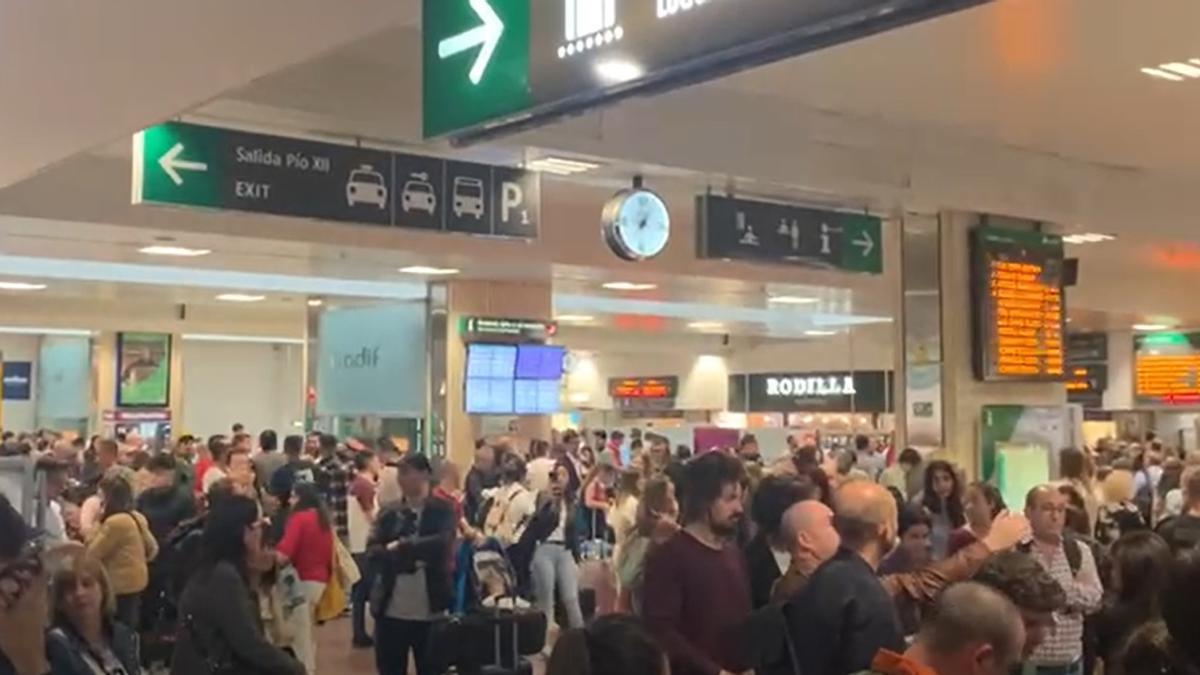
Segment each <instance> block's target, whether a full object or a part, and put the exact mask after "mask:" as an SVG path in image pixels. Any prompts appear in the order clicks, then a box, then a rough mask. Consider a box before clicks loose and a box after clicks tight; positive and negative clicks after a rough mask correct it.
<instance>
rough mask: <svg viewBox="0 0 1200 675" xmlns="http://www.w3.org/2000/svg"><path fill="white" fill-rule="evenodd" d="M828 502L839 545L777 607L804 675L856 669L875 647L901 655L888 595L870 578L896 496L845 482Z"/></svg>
mask: <svg viewBox="0 0 1200 675" xmlns="http://www.w3.org/2000/svg"><path fill="white" fill-rule="evenodd" d="M834 506H835V509H834V513H835V515H834V525H835V526H836V527H837V531H838V534H839V535H841V538H842V547H841V549H839V550H838V552H837V553H836V554H835V555H834V557H833V558H832V559H830V560H828V561H826V562H825V563H824V564H822V565H821V566H820V567H818V568H817V571H816V572H815V573H814V574H813V576H812V578H811V579H810V580H809V583H808V585H807V586H806V587H805V589H804V590H803V591H801V593H800V595H799V596H798V597H797V598H796V599H795V600H793V601H792V602H791V603H789V604H788V605H787V606H786V608H785V610H784V611H785V613H786V614H787V617H788V623H789V625H790V627H791V634H792V638H793V640H794V641H795V645H796V651H797V657H798V659H799V661H800V664H799V665H800V669H799V670H800V672H802V673H804V675H846V673H857V672H861V671H865V670H869V669H870V667H871V663H872V660H873V659H874V658H875V654H876V653H878V652H879V650H880V649H890V650H891V651H894V652H897V653H903V652H904V636H903V633H902V632H901V629H900V622H899V619H898V618H897V616H896V609H895V606H894V603H893V600H892V596H891V595H890V594H889V593H888V592H887V590H886V589H885V588H884V587H883V584H881V583H880V581H879V577H877V576H876V569H878V567H879V563H880V561H882V560H883V558H884V557H885V556H886V555H887V554H888V553H889V552H891V549H892V548H893V546H894V542H895V540H896V530H897V529H898V525H897V516H896V511H897V509H896V500H895V499H894V498H893V497H892V495H891V493H889V492H888V491H887V490H886V489H885V488H884V487H882V486H880V485H876V484H875V483H870V482H867V481H852V482H849V483H846V484H844V485H842V487H841V488H839V489H838V491H837V494H836V495H835V496H834Z"/></svg>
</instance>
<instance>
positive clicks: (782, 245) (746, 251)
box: [696, 195, 883, 274]
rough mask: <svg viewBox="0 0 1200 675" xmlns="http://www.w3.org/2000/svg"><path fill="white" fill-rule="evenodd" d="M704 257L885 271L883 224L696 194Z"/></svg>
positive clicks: (840, 214) (866, 217)
mask: <svg viewBox="0 0 1200 675" xmlns="http://www.w3.org/2000/svg"><path fill="white" fill-rule="evenodd" d="M696 214H697V218H698V219H699V222H698V223H697V228H696V232H697V237H698V241H697V248H698V251H699V253H698V255H699V257H701V258H717V259H728V260H752V261H758V262H772V263H783V264H792V265H800V266H805V267H820V268H824V269H834V270H843V271H847V272H861V273H865V274H881V273H883V223H882V221H881V220H880V219H879V218H876V217H874V216H869V215H865V214H862V213H848V212H844V211H828V210H822V209H811V208H807V207H803V206H796V205H793V204H783V203H779V202H764V201H757V200H751V199H738V198H734V197H720V196H717V195H703V196H700V197H697V198H696Z"/></svg>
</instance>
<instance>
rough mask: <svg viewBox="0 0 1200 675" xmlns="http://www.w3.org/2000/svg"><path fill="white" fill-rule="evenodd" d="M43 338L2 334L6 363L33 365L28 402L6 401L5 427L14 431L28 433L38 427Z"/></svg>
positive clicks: (2, 347) (0, 341)
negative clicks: (39, 374) (40, 358)
mask: <svg viewBox="0 0 1200 675" xmlns="http://www.w3.org/2000/svg"><path fill="white" fill-rule="evenodd" d="M40 342H41V338H40V337H38V336H36V335H4V334H0V353H3V355H4V360H5V361H29V362H30V363H32V364H33V372H32V373H31V374H30V383H29V390H30V397H29V400H28V401H4V418H3V423H2V424H0V426H3V427H4V428H5V429H12V430H13V431H28V430H31V429H34V428H35V427H36V426H37V406H36V405H35V403H34V402H35V401H36V400H37V367H38V366H37V361H38V345H39V343H40Z"/></svg>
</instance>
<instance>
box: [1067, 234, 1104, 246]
mask: <svg viewBox="0 0 1200 675" xmlns="http://www.w3.org/2000/svg"><path fill="white" fill-rule="evenodd" d="M1114 239H1116V237H1114V236H1113V235H1111V234H1099V233H1096V232H1083V233H1080V234H1066V235H1063V241H1064V242H1066V243H1068V244H1101V243H1104V242H1106V241H1113V240H1114Z"/></svg>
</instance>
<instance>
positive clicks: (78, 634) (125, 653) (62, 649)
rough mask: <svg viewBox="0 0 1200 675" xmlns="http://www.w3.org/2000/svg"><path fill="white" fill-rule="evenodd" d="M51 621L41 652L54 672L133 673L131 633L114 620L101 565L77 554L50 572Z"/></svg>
mask: <svg viewBox="0 0 1200 675" xmlns="http://www.w3.org/2000/svg"><path fill="white" fill-rule="evenodd" d="M51 592H52V595H53V600H52V601H51V608H52V611H53V622H52V625H51V628H50V631H49V633H47V635H46V656H47V657H48V658H49V659H50V670H51V672H53V673H54V675H94V674H95V673H121V672H123V673H125V675H138V673H140V672H141V665H140V664H139V662H138V641H137V635H136V634H135V633H134V632H133V631H132V630H131V629H130V628H129V627H128V626H126V625H124V624H122V623H119V622H117V621H116V620H115V617H114V614H115V609H116V607H115V603H116V601H115V600H114V599H113V595H112V588H111V587H110V586H109V584H108V575H107V574H105V573H104V566H103V565H101V564H100V563H99V562H98V561H97V560H96V559H94V558H90V557H88V556H82V555H81V556H77V557H76V558H74V560H73V561H71V564H68V565H65V566H64V567H62V568H61V569H60V570H59V571H58V572H56V573H55V575H54V581H53V583H52V584H51Z"/></svg>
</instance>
